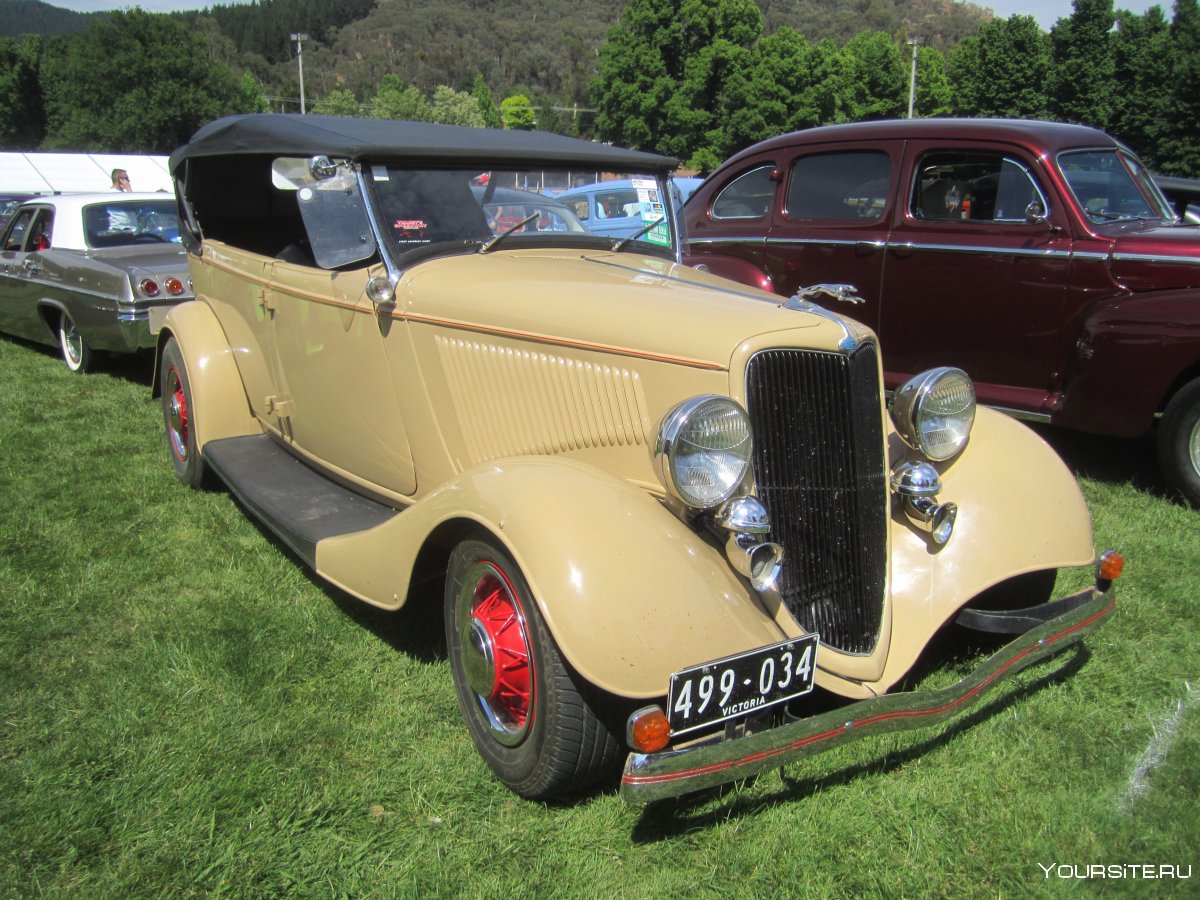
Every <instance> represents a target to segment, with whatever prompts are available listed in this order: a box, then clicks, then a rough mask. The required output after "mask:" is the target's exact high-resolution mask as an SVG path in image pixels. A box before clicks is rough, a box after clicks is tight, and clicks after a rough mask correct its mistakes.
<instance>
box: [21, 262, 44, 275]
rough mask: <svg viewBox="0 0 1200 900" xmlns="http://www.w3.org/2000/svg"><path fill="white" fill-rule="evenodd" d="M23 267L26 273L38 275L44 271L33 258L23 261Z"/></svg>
mask: <svg viewBox="0 0 1200 900" xmlns="http://www.w3.org/2000/svg"><path fill="white" fill-rule="evenodd" d="M21 268H22V269H23V270H24V272H25V274H26V275H36V274H37V273H38V272H40V271H42V267H41V266H39V265H38V264H37V263H35V262H34V261H33V260H32V259H27V260H25V261H23V262H22V263H21Z"/></svg>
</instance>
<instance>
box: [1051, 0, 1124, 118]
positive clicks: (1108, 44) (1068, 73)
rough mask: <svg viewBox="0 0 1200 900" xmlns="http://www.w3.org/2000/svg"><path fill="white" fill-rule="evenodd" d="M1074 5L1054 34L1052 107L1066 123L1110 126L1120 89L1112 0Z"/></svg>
mask: <svg viewBox="0 0 1200 900" xmlns="http://www.w3.org/2000/svg"><path fill="white" fill-rule="evenodd" d="M1074 7H1075V8H1074V11H1073V12H1072V13H1071V16H1070V18H1067V19H1059V20H1058V22H1057V23H1056V24H1055V26H1054V28H1052V29H1051V31H1050V47H1051V54H1052V56H1053V60H1054V67H1053V69H1052V72H1051V79H1050V100H1051V109H1052V111H1053V112H1054V114H1055V115H1056V116H1057V117H1058V118H1060V119H1062V120H1063V121H1066V122H1079V123H1081V124H1084V125H1094V126H1095V127H1097V128H1107V127H1108V120H1109V117H1110V116H1111V115H1112V109H1113V101H1114V93H1115V85H1116V82H1115V80H1114V77H1113V76H1114V72H1115V66H1114V60H1113V40H1112V35H1111V31H1112V28H1113V24H1114V23H1115V22H1116V15H1115V14H1114V12H1113V0H1074Z"/></svg>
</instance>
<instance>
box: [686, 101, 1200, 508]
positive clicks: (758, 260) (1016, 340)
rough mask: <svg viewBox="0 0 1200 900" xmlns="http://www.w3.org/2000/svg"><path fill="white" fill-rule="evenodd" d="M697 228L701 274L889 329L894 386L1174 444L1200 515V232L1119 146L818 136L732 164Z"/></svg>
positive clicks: (889, 374)
mask: <svg viewBox="0 0 1200 900" xmlns="http://www.w3.org/2000/svg"><path fill="white" fill-rule="evenodd" d="M683 217H684V221H685V223H686V228H687V233H688V239H689V241H690V254H689V256H688V261H689V262H691V263H692V264H694V265H704V266H707V267H708V268H709V269H710V270H711V271H713V272H714V273H716V274H719V275H724V276H726V277H729V278H733V279H736V280H739V281H742V282H744V283H747V284H753V285H756V286H760V287H766V288H767V289H768V290H774V291H776V292H777V293H779V294H782V295H784V296H792V295H795V294H797V293H799V294H800V295H801V297H800V299H801V300H805V299H807V300H811V301H813V302H815V303H818V304H821V305H825V306H829V307H831V308H836V310H837V311H838V312H839V313H845V314H847V315H850V316H852V317H854V318H857V319H859V320H861V321H863V322H865V323H866V324H868V325H870V326H871V327H873V328H874V329H875V330H876V331H877V332H878V334H879V336H880V340H881V344H882V347H883V361H884V367H885V369H886V378H887V384H888V387H893V388H894V387H895V386H897V385H899V384H900V383H902V382H903V381H905V380H906V379H907V378H908V377H909V376H910V375H912V374H913V373H915V372H919V371H921V370H923V369H926V368H928V367H929V366H930V365H934V364H937V365H951V366H958V367H960V368H962V369H965V370H966V371H967V372H968V374H970V376H971V378H972V379H973V380H974V382H975V388H976V391H977V392H978V396H979V399H980V400H981V401H982V402H985V403H988V404H991V405H993V406H996V407H999V408H1002V409H1004V410H1006V411H1008V412H1011V413H1013V414H1014V415H1017V416H1020V417H1022V418H1026V419H1032V420H1038V421H1044V422H1050V423H1053V424H1056V425H1062V426H1066V427H1070V428H1075V429H1079V430H1082V431H1087V432H1092V433H1095V434H1107V435H1124V436H1134V435H1140V434H1143V433H1145V432H1147V431H1148V430H1150V429H1151V428H1152V427H1155V426H1156V427H1157V443H1158V449H1159V462H1160V465H1161V466H1162V469H1163V472H1164V474H1165V475H1166V477H1167V478H1168V479H1169V480H1170V481H1171V483H1172V484H1174V485H1175V486H1176V487H1178V488H1179V489H1180V490H1181V491H1182V493H1183V494H1184V495H1185V496H1186V497H1187V498H1188V499H1189V500H1190V501H1191V502H1192V503H1193V504H1196V505H1200V228H1197V227H1196V226H1189V225H1185V224H1180V223H1179V222H1178V220H1177V219H1176V217H1175V215H1174V213H1173V212H1172V210H1171V208H1170V206H1169V205H1168V204H1167V202H1166V201H1165V199H1164V198H1163V196H1162V194H1161V193H1160V192H1159V190H1158V189H1157V188H1156V187H1155V186H1154V183H1153V181H1152V180H1151V178H1150V177H1149V175H1148V173H1147V172H1146V170H1145V168H1144V167H1143V165H1142V164H1141V162H1139V161H1138V159H1137V157H1136V156H1134V155H1133V154H1132V153H1131V152H1130V151H1129V150H1128V149H1127V148H1126V147H1124V146H1122V145H1121V144H1120V143H1118V142H1117V141H1115V140H1113V139H1112V138H1111V137H1109V136H1108V135H1106V134H1104V133H1103V132H1101V131H1096V130H1094V129H1091V128H1084V127H1081V126H1075V125H1062V124H1055V123H1050V122H1035V121H1022V120H984V119H915V120H902V121H893V122H863V123H858V124H853V125H834V126H829V127H826V128H813V129H810V130H808V131H800V132H796V133H794V134H789V135H784V136H783V137H778V138H773V139H771V140H767V141H763V142H762V143H760V144H757V145H755V146H753V147H750V148H749V149H747V150H744V151H742V152H741V153H739V154H737V155H736V156H734V157H732V158H731V159H729V160H728V161H726V162H725V163H724V164H723V165H722V166H721V167H720V168H719V169H718V170H717V171H716V172H714V173H713V174H712V176H711V177H709V178H708V179H707V180H706V181H705V183H704V184H703V185H702V186H701V187H700V188H699V189H698V190H697V191H696V192H695V194H693V195H692V198H691V199H690V200H689V201H688V203H687V205H686V206H685V207H684V212H683Z"/></svg>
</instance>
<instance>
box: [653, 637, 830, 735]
mask: <svg viewBox="0 0 1200 900" xmlns="http://www.w3.org/2000/svg"><path fill="white" fill-rule="evenodd" d="M816 654H817V636H816V635H815V634H810V635H806V636H804V637H802V638H796V639H794V640H790V641H781V642H780V643H778V644H772V645H771V646H769V647H759V648H758V649H756V650H751V651H749V652H747V653H738V654H736V655H734V656H727V657H725V658H724V659H715V660H713V661H712V662H707V663H703V664H701V665H698V666H692V667H691V668H689V669H683V670H681V671H679V672H676V673H675V674H674V675H672V676H671V687H670V689H669V690H668V692H667V710H668V712H667V719H668V721H669V722H670V723H671V734H672V735H678V734H684V733H686V732H688V731H694V730H695V729H697V728H703V727H704V726H706V725H712V724H714V723H716V722H724V721H725V720H726V719H732V718H734V717H735V716H741V715H745V714H746V713H751V712H755V711H756V710H760V709H764V708H765V707H768V706H771V705H772V704H775V703H782V702H783V701H784V700H790V699H792V698H793V697H799V696H800V695H801V694H807V693H808V692H809V691H811V690H812V686H813V674H814V672H815V671H816V668H817V661H816Z"/></svg>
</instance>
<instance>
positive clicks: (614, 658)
mask: <svg viewBox="0 0 1200 900" xmlns="http://www.w3.org/2000/svg"><path fill="white" fill-rule="evenodd" d="M454 522H457V523H459V524H460V525H461V530H460V533H461V531H465V530H466V529H467V528H468V527H469V526H470V524H471V523H474V524H476V525H478V526H481V527H483V528H485V529H486V530H487V531H489V532H491V534H492V535H493V537H494V538H495V539H496V540H497V541H499V542H500V543H502V544H503V545H504V546H505V548H506V549H507V550H508V552H509V553H510V554H511V555H512V557H513V559H514V560H515V561H516V562H517V564H518V565H519V566H520V567H521V571H522V573H523V574H524V576H525V578H526V580H527V581H528V582H529V587H530V590H531V591H532V593H533V596H534V598H535V599H536V601H537V604H538V608H539V610H540V611H541V613H542V616H543V617H544V618H545V620H546V624H547V625H548V626H549V628H550V631H551V633H552V634H553V635H554V639H555V641H556V642H557V643H558V646H559V649H560V650H561V651H562V654H563V656H564V657H565V658H566V659H567V660H568V661H569V662H570V664H571V665H572V666H573V667H574V668H575V669H576V670H577V671H578V672H579V673H580V674H581V675H582V676H583V677H584V678H586V679H587V680H588V681H589V682H591V683H593V684H595V685H597V686H599V687H601V688H603V689H604V690H606V691H608V692H610V693H613V694H617V695H619V696H623V697H631V698H649V697H656V696H659V695H661V694H663V693H664V692H665V690H666V686H667V683H668V679H669V677H670V674H671V673H672V672H674V671H676V670H678V669H680V668H682V667H684V666H688V665H692V664H694V663H700V662H705V661H707V660H710V659H716V658H718V657H722V656H726V655H728V654H732V653H737V652H741V651H743V650H748V649H751V648H754V647H759V646H762V645H763V644H768V643H772V642H774V641H778V640H781V639H782V638H783V637H784V636H785V635H784V634H783V633H782V632H781V631H780V629H779V627H778V626H777V625H776V624H775V623H774V621H773V620H772V619H771V617H770V616H768V614H767V613H766V611H765V610H764V608H763V607H762V605H761V604H760V602H759V599H758V596H757V594H755V593H754V591H753V590H752V589H751V588H750V587H749V586H748V585H747V584H746V583H745V582H744V581H742V580H741V579H740V578H738V576H736V575H735V574H734V573H733V572H732V570H731V569H730V567H729V565H728V563H727V562H726V560H725V558H724V554H723V552H722V551H720V550H718V549H716V548H714V547H713V546H711V545H710V544H708V543H707V542H705V541H704V540H702V539H701V538H700V537H699V536H698V535H697V533H696V532H695V531H693V530H692V529H691V528H689V527H688V526H687V525H686V524H684V523H683V522H682V521H681V520H680V519H679V518H677V517H676V516H675V515H673V514H672V513H670V512H669V511H668V510H667V509H666V508H664V507H663V505H662V504H661V503H659V502H658V501H657V500H656V499H655V498H654V497H653V496H652V495H650V494H649V493H648V492H647V491H645V490H644V489H641V488H639V487H636V486H635V485H632V484H630V483H629V482H627V481H624V480H622V479H619V478H616V477H615V476H613V475H610V474H609V473H607V472H605V471H603V470H602V469H598V468H596V467H594V466H590V465H586V464H584V463H580V462H577V461H573V460H567V459H563V458H554V457H549V458H548V457H536V458H519V459H511V460H503V461H499V462H496V463H491V464H487V465H484V466H480V467H478V468H475V469H472V470H469V471H467V472H464V473H463V474H462V475H461V476H459V477H458V478H457V479H455V480H454V481H452V482H449V483H448V484H446V485H444V486H442V487H440V488H438V489H437V490H436V491H434V492H433V493H432V494H430V495H429V496H428V497H426V498H424V499H422V500H420V501H419V502H417V503H416V504H414V505H413V506H411V507H409V508H408V509H406V510H405V511H404V512H402V513H401V514H400V515H398V516H396V517H395V518H393V519H392V520H390V521H389V522H386V523H384V524H383V525H380V526H378V527H376V528H374V529H371V530H370V531H366V532H360V533H358V534H351V535H343V536H339V537H336V538H329V539H327V540H325V541H322V542H320V543H319V544H318V545H317V550H316V565H317V570H318V571H319V572H320V573H321V575H322V576H323V577H325V578H328V579H329V580H330V581H333V582H334V583H336V584H338V585H339V586H341V587H343V588H345V589H347V590H349V591H350V592H352V593H354V594H356V595H358V596H360V597H362V598H363V599H366V600H368V601H370V602H373V603H377V604H378V605H381V606H384V607H389V608H395V607H398V606H401V605H403V603H404V601H405V594H406V592H407V586H408V580H409V578H411V575H412V572H413V570H414V566H415V564H416V560H417V557H418V555H419V553H420V551H421V548H422V547H423V546H424V545H425V544H426V542H427V541H428V540H429V538H430V535H433V534H434V533H435V532H441V531H443V530H444V527H445V526H446V525H447V523H454Z"/></svg>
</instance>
